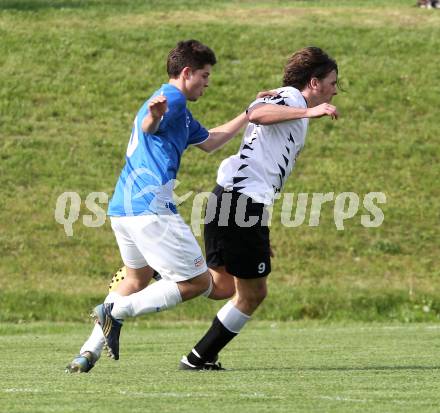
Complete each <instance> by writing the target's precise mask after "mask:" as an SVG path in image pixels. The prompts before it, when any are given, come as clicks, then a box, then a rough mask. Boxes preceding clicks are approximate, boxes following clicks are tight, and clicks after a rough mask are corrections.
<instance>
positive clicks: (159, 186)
mask: <svg viewBox="0 0 440 413" xmlns="http://www.w3.org/2000/svg"><path fill="white" fill-rule="evenodd" d="M160 94H163V95H164V96H166V98H167V103H168V110H167V112H166V113H165V115H164V116H163V118H162V120H161V122H160V124H159V128H158V130H157V131H156V132H155V133H154V134H149V133H144V132H143V131H142V121H143V119H144V118H145V116H146V115H147V114H148V102H149V100H147V101H146V102H145V103H144V104H143V105H142V107H141V109H140V110H139V112H138V114H137V116H136V119H135V120H134V125H133V130H132V132H131V137H130V141H129V143H128V147H127V154H126V163H125V166H124V168H123V169H122V172H121V175H120V176H119V180H118V182H117V184H116V188H115V192H114V194H113V197H112V199H111V201H110V204H109V208H108V215H111V216H130V215H145V214H173V213H174V214H175V213H177V209H176V206H175V204H174V202H173V196H172V193H173V186H174V180H175V179H176V175H177V171H178V170H179V166H180V158H181V156H182V153H183V151H184V150H185V149H186V148H187V147H188V145H191V144H198V143H202V142H203V141H204V140H206V139H207V137H208V135H209V133H208V131H207V130H206V129H205V128H204V127H203V126H202V125H200V123H199V122H197V120H195V119H194V118H193V117H192V115H191V112H190V111H189V110H188V109H187V107H186V98H185V95H184V94H183V93H182V92H181V91H180V90H179V89H178V88H176V87H175V86H173V85H170V84H168V83H167V84H164V85H162V87H161V88H160V89H159V90H157V91H156V92H155V93H154V94H153V95H152V96H151V98H153V97H155V96H157V95H160ZM151 98H150V99H151Z"/></svg>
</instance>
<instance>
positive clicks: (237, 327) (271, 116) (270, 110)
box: [180, 47, 338, 370]
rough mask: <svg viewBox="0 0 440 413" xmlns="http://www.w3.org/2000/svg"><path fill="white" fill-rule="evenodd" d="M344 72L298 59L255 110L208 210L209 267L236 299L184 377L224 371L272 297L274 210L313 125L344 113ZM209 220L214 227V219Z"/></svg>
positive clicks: (309, 54)
mask: <svg viewBox="0 0 440 413" xmlns="http://www.w3.org/2000/svg"><path fill="white" fill-rule="evenodd" d="M337 88H338V66H337V64H336V62H335V61H334V60H333V59H332V58H331V57H329V56H328V55H327V54H326V53H325V52H324V51H323V50H321V49H320V48H317V47H307V48H304V49H302V50H299V51H298V52H296V53H294V54H293V55H292V56H291V57H290V59H289V60H288V62H287V65H286V67H285V70H284V79H283V87H281V88H279V89H277V90H276V92H277V94H276V96H272V97H266V98H261V99H257V100H256V101H254V102H253V103H252V104H251V105H250V106H249V109H248V117H249V121H250V123H249V125H248V127H247V129H246V131H245V133H244V136H243V139H242V143H241V146H240V149H239V151H238V153H237V154H236V155H232V156H230V157H229V158H227V159H225V160H224V161H223V162H222V163H221V165H220V168H219V170H218V174H217V186H216V187H215V188H214V190H213V191H212V193H213V197H214V202H208V207H207V211H206V220H207V221H209V219H210V220H211V221H210V222H207V223H206V225H205V234H204V235H205V250H206V259H207V264H208V266H209V268H210V269H211V272H212V273H213V274H214V275H215V276H216V277H217V278H221V279H223V284H224V285H227V284H228V283H229V284H230V285H233V286H235V295H234V297H233V298H232V300H230V301H228V302H227V303H226V304H225V305H224V306H223V307H222V308H221V309H220V311H219V312H218V313H217V315H216V317H215V318H214V320H213V322H212V325H211V327H210V328H209V330H208V331H207V332H206V334H205V335H204V336H203V337H202V339H201V340H200V341H199V342H198V343H197V344H196V345H195V346H194V348H193V349H192V351H191V352H189V354H188V355H187V356H184V357H183V358H182V359H181V361H180V368H181V369H184V370H219V369H222V367H221V365H220V363H217V359H218V354H219V352H220V351H221V350H222V349H223V348H224V347H225V346H226V345H227V344H228V343H229V342H230V341H231V340H232V339H233V338H234V337H235V336H237V334H238V333H239V332H240V331H241V329H242V328H243V327H244V326H245V324H246V323H247V322H248V321H249V319H250V318H251V316H252V314H253V313H254V311H255V310H256V309H257V308H258V306H259V305H260V304H261V303H262V302H263V300H264V298H265V297H266V294H267V284H266V282H267V276H268V275H269V273H270V272H271V248H270V241H269V228H268V226H267V218H268V214H267V209H266V208H267V207H268V206H270V205H272V204H273V202H274V199H275V198H276V195H277V194H278V193H279V192H280V191H281V190H282V188H283V186H284V184H285V182H286V179H287V178H288V177H289V175H290V173H291V172H292V169H293V167H294V165H295V162H296V160H297V158H298V155H299V154H300V152H301V150H302V148H303V147H304V144H305V140H306V135H307V127H308V121H309V118H319V117H323V116H329V117H331V118H332V119H337V117H338V111H337V109H336V107H335V106H333V105H332V104H331V103H330V102H331V100H332V98H333V96H335V95H336V94H337ZM208 217H209V219H208Z"/></svg>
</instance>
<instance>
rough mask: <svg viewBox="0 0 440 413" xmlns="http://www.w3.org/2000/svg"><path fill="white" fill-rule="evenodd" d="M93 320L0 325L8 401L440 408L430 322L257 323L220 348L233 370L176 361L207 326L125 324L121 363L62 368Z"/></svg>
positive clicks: (214, 408) (52, 408) (146, 407)
mask: <svg viewBox="0 0 440 413" xmlns="http://www.w3.org/2000/svg"><path fill="white" fill-rule="evenodd" d="M88 328H89V326H85V325H84V324H67V325H66V324H51V325H49V324H48V323H34V324H33V325H26V324H24V325H21V326H14V325H10V324H6V325H4V326H3V327H2V328H0V334H1V335H2V340H1V345H2V347H1V349H2V355H3V357H4V359H5V360H14V362H13V363H3V367H2V369H1V370H0V399H1V400H2V402H1V410H2V411H5V412H8V413H18V412H20V413H26V412H32V413H39V412H44V413H46V412H57V413H61V412H63V413H65V412H66V413H67V412H86V411H93V412H96V413H100V412H106V413H112V412H120V411H124V412H125V411H127V412H128V411H129V412H133V413H135V412H144V411H165V412H194V413H197V412H230V411H233V410H237V411H240V412H266V411H267V412H269V411H270V412H273V411H277V412H337V413H344V412H350V413H353V412H363V413H366V412H379V411H380V412H385V411H386V412H420V411H423V412H426V413H428V412H436V411H438V405H439V402H440V400H439V384H438V380H437V376H438V369H439V365H438V358H437V357H436V356H435V355H436V354H437V353H438V328H436V327H435V326H433V325H429V324H418V325H412V326H408V325H400V324H394V325H374V324H372V325H369V326H366V325H357V324H348V325H346V326H342V325H325V326H323V325H320V324H316V323H295V324H293V323H276V324H269V323H261V322H260V323H255V324H254V323H252V325H250V326H248V327H247V329H246V333H245V334H243V335H242V336H240V337H238V338H237V339H236V340H234V341H233V342H232V343H231V345H230V346H228V348H227V349H226V350H225V351H224V353H222V360H223V362H224V364H225V366H227V367H229V368H230V369H232V370H230V371H226V372H195V373H193V372H181V371H177V370H176V367H177V362H178V360H179V357H180V356H181V354H184V353H185V352H187V351H188V348H189V346H190V345H191V344H192V343H193V342H194V341H195V339H196V338H197V337H198V336H199V335H200V334H201V333H202V331H203V330H204V329H205V328H206V325H202V324H193V323H191V324H182V323H179V324H178V325H171V324H168V325H165V326H164V325H162V326H161V325H158V324H152V325H147V324H146V323H142V324H140V325H138V326H134V325H133V324H131V323H127V326H126V327H124V331H123V332H122V348H121V359H120V360H119V361H118V362H114V361H111V360H101V361H100V362H99V364H98V365H97V366H96V367H95V368H94V370H92V372H90V374H88V375H73V376H72V375H65V374H64V373H63V367H64V366H65V364H66V363H67V362H68V361H70V357H71V356H72V355H73V354H74V352H75V351H76V350H77V349H76V347H77V345H78V344H79V342H80V341H81V340H82V339H83V337H84V336H85V334H86V332H87V330H88ZM29 343H32V352H29ZM257 351H258V357H256V353H257ZM281 354H282V357H281V356H280V355H281Z"/></svg>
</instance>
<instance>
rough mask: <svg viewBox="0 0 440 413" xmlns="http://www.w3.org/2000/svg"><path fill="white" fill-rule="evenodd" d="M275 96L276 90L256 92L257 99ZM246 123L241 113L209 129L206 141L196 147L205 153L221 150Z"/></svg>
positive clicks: (245, 117)
mask: <svg viewBox="0 0 440 413" xmlns="http://www.w3.org/2000/svg"><path fill="white" fill-rule="evenodd" d="M276 94H277V92H276V90H264V91H261V92H258V94H257V99H259V98H264V97H268V96H276ZM247 123H248V117H247V115H246V113H241V114H240V115H238V116H237V117H236V118H234V119H232V120H231V121H229V122H227V123H225V124H224V125H220V126H217V127H215V128H212V129H210V130H209V137H208V139H207V140H206V141H204V142H202V143H201V144H199V145H196V146H197V147H198V148H200V149H202V150H204V151H205V152H213V151H215V150H216V149H219V148H221V147H222V146H223V145H224V144H225V143H226V142H228V141H230V140H231V139H232V138H233V137H234V136H235V135H236V134H237V133H238V132H239V131H240V129H241V128H243V127H244V126H246V125H247Z"/></svg>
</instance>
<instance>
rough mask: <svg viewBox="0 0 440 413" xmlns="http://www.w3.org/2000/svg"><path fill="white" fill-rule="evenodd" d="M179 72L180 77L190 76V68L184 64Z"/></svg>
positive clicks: (186, 77) (188, 77) (189, 77)
mask: <svg viewBox="0 0 440 413" xmlns="http://www.w3.org/2000/svg"><path fill="white" fill-rule="evenodd" d="M181 74H182V77H183V78H184V79H185V80H188V79H191V76H192V69H191V68H190V67H188V66H186V67H184V68H183V69H182V72H181Z"/></svg>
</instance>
